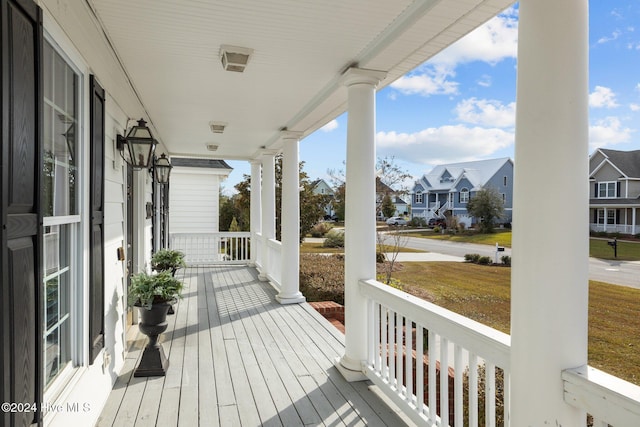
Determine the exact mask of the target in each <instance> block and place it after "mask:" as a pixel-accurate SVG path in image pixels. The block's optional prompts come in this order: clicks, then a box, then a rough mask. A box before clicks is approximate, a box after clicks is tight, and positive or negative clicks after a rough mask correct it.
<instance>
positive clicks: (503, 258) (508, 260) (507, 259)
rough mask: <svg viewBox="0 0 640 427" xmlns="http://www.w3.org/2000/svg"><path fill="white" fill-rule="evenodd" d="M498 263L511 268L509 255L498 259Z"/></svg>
mask: <svg viewBox="0 0 640 427" xmlns="http://www.w3.org/2000/svg"><path fill="white" fill-rule="evenodd" d="M500 261H502V264H504V265H506V266H507V267H511V257H510V256H509V255H502V256H501V257H500Z"/></svg>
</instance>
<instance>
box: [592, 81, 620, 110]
mask: <svg viewBox="0 0 640 427" xmlns="http://www.w3.org/2000/svg"><path fill="white" fill-rule="evenodd" d="M589 106H590V107H594V108H615V107H617V106H618V103H616V94H615V93H613V91H612V90H611V89H610V88H608V87H604V86H596V88H595V90H594V91H593V92H592V93H590V94H589Z"/></svg>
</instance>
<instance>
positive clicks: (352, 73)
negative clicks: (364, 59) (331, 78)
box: [340, 67, 387, 87]
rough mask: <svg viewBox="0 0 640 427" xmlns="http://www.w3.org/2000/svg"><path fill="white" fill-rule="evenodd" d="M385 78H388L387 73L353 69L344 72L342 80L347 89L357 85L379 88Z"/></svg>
mask: <svg viewBox="0 0 640 427" xmlns="http://www.w3.org/2000/svg"><path fill="white" fill-rule="evenodd" d="M385 77H387V72H386V71H379V70H368V69H366V68H356V67H351V68H349V69H348V70H347V71H345V72H344V74H343V75H342V77H341V79H340V80H341V83H342V84H343V85H345V86H347V87H348V86H351V85H356V84H370V85H372V86H377V85H378V83H380V82H381V81H382V80H383V79H384V78H385Z"/></svg>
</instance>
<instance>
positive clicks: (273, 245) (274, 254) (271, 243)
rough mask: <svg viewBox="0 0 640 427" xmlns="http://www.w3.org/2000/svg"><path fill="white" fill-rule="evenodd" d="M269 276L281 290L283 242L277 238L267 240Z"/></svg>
mask: <svg viewBox="0 0 640 427" xmlns="http://www.w3.org/2000/svg"><path fill="white" fill-rule="evenodd" d="M296 262H297V260H296ZM267 277H268V278H269V281H270V282H271V283H272V284H273V286H274V287H275V288H276V289H278V290H279V289H280V285H281V283H282V243H280V241H278V240H275V239H269V240H267Z"/></svg>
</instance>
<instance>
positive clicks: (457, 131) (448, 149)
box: [376, 125, 514, 165]
mask: <svg viewBox="0 0 640 427" xmlns="http://www.w3.org/2000/svg"><path fill="white" fill-rule="evenodd" d="M376 141H377V144H378V151H379V153H380V154H381V155H387V154H389V155H394V156H395V157H396V158H397V159H400V160H406V161H408V162H412V163H422V164H427V165H433V164H440V163H451V162H460V161H470V160H477V159H480V158H486V157H488V156H491V155H492V154H493V153H495V152H496V151H498V150H501V149H503V148H506V147H509V146H511V145H513V142H514V134H513V133H512V132H507V131H504V130H502V129H495V128H494V129H485V128H481V127H467V126H465V125H455V126H442V127H439V128H428V129H424V130H422V131H420V132H415V133H410V134H409V133H396V132H393V131H392V132H378V133H377V135H376Z"/></svg>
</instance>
